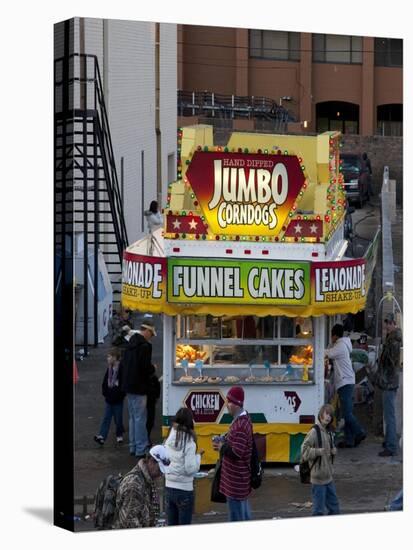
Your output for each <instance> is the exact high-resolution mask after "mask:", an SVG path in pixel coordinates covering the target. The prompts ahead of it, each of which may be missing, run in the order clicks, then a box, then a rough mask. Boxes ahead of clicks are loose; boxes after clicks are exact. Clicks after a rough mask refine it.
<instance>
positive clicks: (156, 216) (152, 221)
mask: <svg viewBox="0 0 413 550" xmlns="http://www.w3.org/2000/svg"><path fill="white" fill-rule="evenodd" d="M145 218H146V222H147V224H148V231H149V233H153V232H154V231H156V230H157V229H159V228H160V227H162V225H163V218H162V214H161V213H160V212H159V210H158V203H157V202H156V201H152V202H151V204H150V205H149V210H145Z"/></svg>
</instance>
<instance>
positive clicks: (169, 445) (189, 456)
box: [165, 407, 204, 525]
mask: <svg viewBox="0 0 413 550" xmlns="http://www.w3.org/2000/svg"><path fill="white" fill-rule="evenodd" d="M165 447H166V450H167V452H168V455H169V458H170V461H171V463H170V465H169V467H168V471H167V473H166V474H165V491H166V513H167V521H168V525H189V524H190V523H191V521H192V512H193V508H194V474H196V473H197V472H198V471H199V468H200V466H201V456H202V454H203V453H204V451H203V450H199V451H198V452H197V448H196V434H195V428H194V420H193V416H192V412H191V411H190V409H188V408H186V407H182V408H180V409H179V410H178V411H177V413H176V414H175V417H174V419H173V421H172V426H171V429H170V430H169V434H168V437H167V439H166V441H165Z"/></svg>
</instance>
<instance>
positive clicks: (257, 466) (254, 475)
mask: <svg viewBox="0 0 413 550" xmlns="http://www.w3.org/2000/svg"><path fill="white" fill-rule="evenodd" d="M263 474H264V471H263V469H262V466H261V462H260V459H259V457H258V451H257V446H256V444H255V439H254V434H252V452H251V487H252V488H253V489H258V488H259V487H260V486H261V483H262V477H263Z"/></svg>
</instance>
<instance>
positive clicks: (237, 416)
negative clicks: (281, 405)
mask: <svg viewBox="0 0 413 550" xmlns="http://www.w3.org/2000/svg"><path fill="white" fill-rule="evenodd" d="M227 409H228V412H229V414H230V415H231V416H232V417H233V421H232V423H231V426H230V429H229V432H228V433H227V434H226V436H225V440H224V441H220V442H213V448H214V449H215V450H216V451H220V454H221V457H222V471H221V483H220V486H219V490H220V492H221V493H223V494H224V495H225V496H226V497H227V504H228V516H229V518H228V519H229V521H243V520H249V519H251V509H250V505H249V502H248V496H249V494H250V493H251V453H252V437H253V435H252V434H253V431H252V423H251V419H250V417H249V416H248V414H247V412H246V411H245V410H244V390H243V389H242V388H241V386H233V387H232V388H230V390H229V391H228V393H227Z"/></svg>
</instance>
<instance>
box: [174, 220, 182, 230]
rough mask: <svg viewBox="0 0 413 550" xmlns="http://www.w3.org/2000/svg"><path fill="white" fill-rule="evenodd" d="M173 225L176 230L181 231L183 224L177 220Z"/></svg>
mask: <svg viewBox="0 0 413 550" xmlns="http://www.w3.org/2000/svg"><path fill="white" fill-rule="evenodd" d="M172 225H173V226H174V229H179V228H180V227H181V222H180V221H179V220H175V221H174V223H173V224H172Z"/></svg>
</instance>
